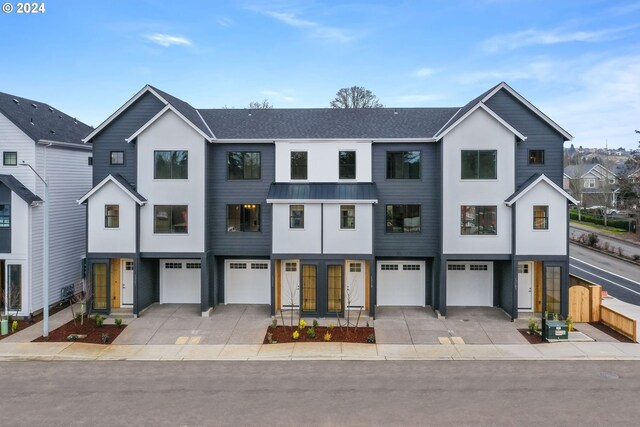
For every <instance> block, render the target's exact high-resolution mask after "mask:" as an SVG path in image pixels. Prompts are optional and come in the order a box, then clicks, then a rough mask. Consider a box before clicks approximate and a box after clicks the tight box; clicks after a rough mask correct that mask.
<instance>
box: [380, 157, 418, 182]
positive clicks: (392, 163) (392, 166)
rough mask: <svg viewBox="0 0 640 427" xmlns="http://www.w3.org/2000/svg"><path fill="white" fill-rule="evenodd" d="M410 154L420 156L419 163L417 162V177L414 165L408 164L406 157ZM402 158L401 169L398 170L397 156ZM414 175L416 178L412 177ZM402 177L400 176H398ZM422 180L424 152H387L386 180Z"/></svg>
mask: <svg viewBox="0 0 640 427" xmlns="http://www.w3.org/2000/svg"><path fill="white" fill-rule="evenodd" d="M409 153H417V154H418V162H417V174H418V176H415V174H414V172H415V168H414V165H413V164H407V163H405V161H406V156H407V155H408V154H409ZM398 155H400V156H402V159H401V160H402V164H401V166H400V168H396V160H395V157H396V156H398ZM412 174H413V175H414V176H412ZM398 175H400V176H398ZM421 178H422V150H399V151H387V165H386V179H403V180H404V179H415V180H419V179H421Z"/></svg>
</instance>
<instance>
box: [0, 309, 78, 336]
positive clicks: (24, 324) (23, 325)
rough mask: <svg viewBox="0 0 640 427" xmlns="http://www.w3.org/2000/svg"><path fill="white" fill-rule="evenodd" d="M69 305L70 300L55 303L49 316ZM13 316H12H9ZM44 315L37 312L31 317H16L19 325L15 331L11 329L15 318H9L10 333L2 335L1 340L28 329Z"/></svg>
mask: <svg viewBox="0 0 640 427" xmlns="http://www.w3.org/2000/svg"><path fill="white" fill-rule="evenodd" d="M67 307H69V302H68V301H66V302H63V303H60V304H58V305H54V306H53V307H50V308H49V316H53V315H54V314H56V313H57V312H59V311H62V310H64V309H65V308H67ZM9 317H11V316H9ZM43 317H44V315H43V313H42V312H40V313H39V314H37V315H36V316H33V317H31V318H29V319H16V322H18V327H17V328H16V330H15V332H12V331H11V324H12V323H13V319H10V320H9V333H8V334H7V335H0V340H2V339H4V338H7V337H10V336H11V335H13V334H15V333H16V332H20V331H21V330H23V329H27V328H28V327H29V326H33V325H35V324H36V323H38V322H40V321H41V320H42V318H43Z"/></svg>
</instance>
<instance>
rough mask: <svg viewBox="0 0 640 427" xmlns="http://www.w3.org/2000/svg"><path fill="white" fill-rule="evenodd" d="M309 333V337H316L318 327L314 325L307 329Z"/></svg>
mask: <svg viewBox="0 0 640 427" xmlns="http://www.w3.org/2000/svg"><path fill="white" fill-rule="evenodd" d="M307 335H309V338H315V337H316V328H314V327H313V326H312V327H310V328H309V329H307Z"/></svg>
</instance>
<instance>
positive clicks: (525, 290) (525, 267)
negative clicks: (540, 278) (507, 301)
mask: <svg viewBox="0 0 640 427" xmlns="http://www.w3.org/2000/svg"><path fill="white" fill-rule="evenodd" d="M532 270H533V269H532V265H531V263H530V262H519V263H518V310H531V307H533V271H532Z"/></svg>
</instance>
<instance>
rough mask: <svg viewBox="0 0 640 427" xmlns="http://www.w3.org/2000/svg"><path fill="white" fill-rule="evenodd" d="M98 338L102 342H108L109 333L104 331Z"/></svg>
mask: <svg viewBox="0 0 640 427" xmlns="http://www.w3.org/2000/svg"><path fill="white" fill-rule="evenodd" d="M100 340H101V341H102V344H106V343H108V342H109V334H107V333H104V334H102V335H101V336H100Z"/></svg>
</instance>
